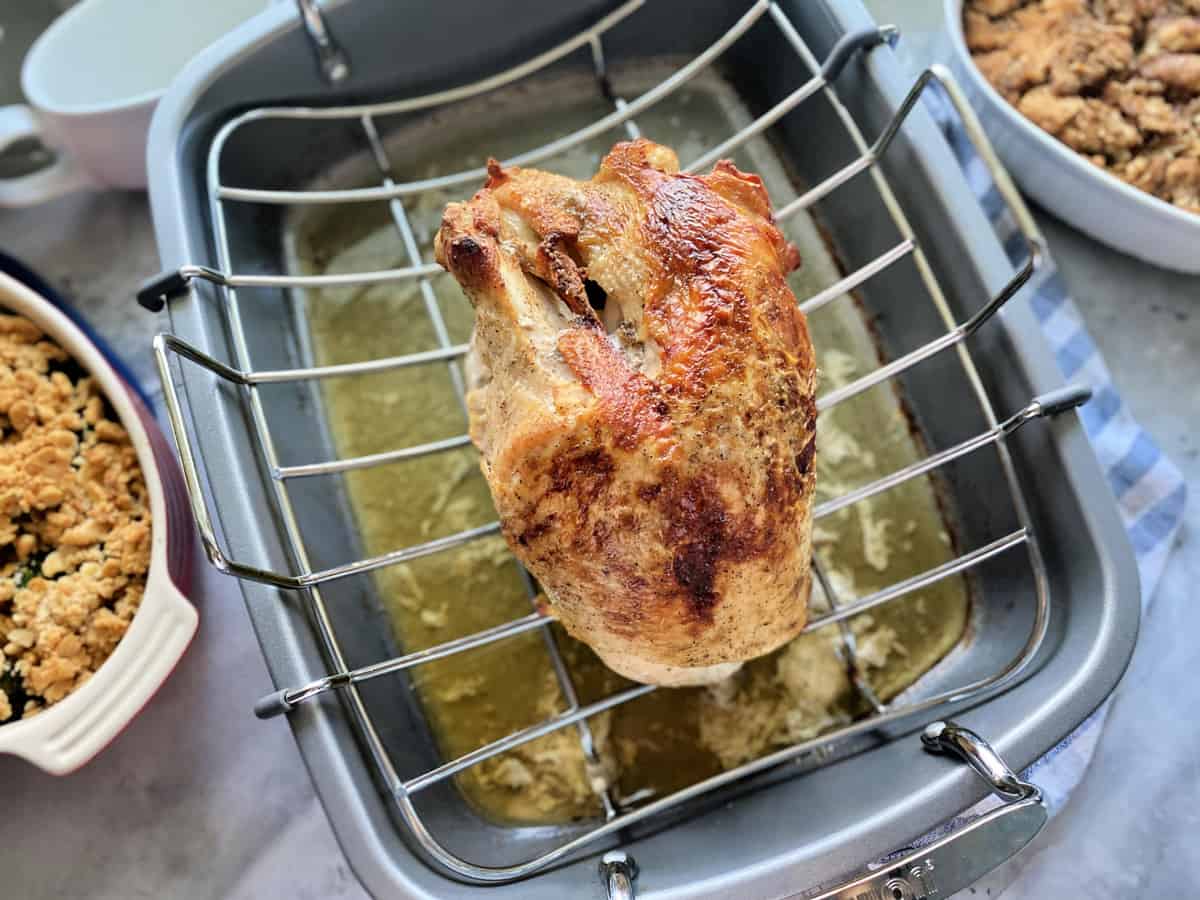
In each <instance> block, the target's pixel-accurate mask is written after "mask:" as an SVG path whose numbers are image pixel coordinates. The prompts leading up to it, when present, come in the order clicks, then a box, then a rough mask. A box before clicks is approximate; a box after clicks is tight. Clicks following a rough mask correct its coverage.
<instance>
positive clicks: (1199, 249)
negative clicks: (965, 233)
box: [944, 0, 1200, 273]
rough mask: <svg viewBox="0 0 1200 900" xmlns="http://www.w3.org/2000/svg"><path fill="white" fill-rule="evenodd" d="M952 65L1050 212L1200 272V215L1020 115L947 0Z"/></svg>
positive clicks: (1022, 178)
mask: <svg viewBox="0 0 1200 900" xmlns="http://www.w3.org/2000/svg"><path fill="white" fill-rule="evenodd" d="M944 2H945V13H946V29H947V31H948V32H949V34H950V44H951V47H952V48H953V55H952V59H951V66H952V68H953V69H954V73H955V75H957V76H958V79H959V82H960V83H961V84H962V86H963V89H964V90H965V91H966V93H967V96H968V97H969V98H970V101H971V105H972V106H973V107H974V108H975V110H976V112H977V113H978V114H979V118H980V120H981V121H982V122H983V126H984V128H985V130H986V131H987V133H988V137H989V138H991V141H992V146H993V147H995V149H996V152H997V153H998V154H999V155H1000V158H1001V159H1002V160H1003V161H1004V165H1005V167H1006V168H1007V169H1008V171H1009V173H1010V174H1011V175H1012V177H1013V178H1014V179H1015V180H1016V181H1017V183H1018V184H1019V185H1020V186H1021V188H1022V190H1024V191H1025V193H1026V194H1028V195H1029V196H1030V197H1032V198H1033V199H1034V200H1035V201H1036V202H1037V203H1038V204H1039V205H1040V206H1042V207H1043V208H1044V209H1046V210H1047V211H1048V212H1051V213H1053V214H1054V215H1055V216H1057V217H1058V218H1060V219H1062V220H1063V221H1064V222H1068V223H1069V224H1071V225H1074V226H1075V227H1076V228H1078V229H1079V230H1080V231H1082V232H1084V233H1085V234H1089V235H1091V236H1092V237H1094V238H1095V239H1096V240H1098V241H1100V242H1102V243H1104V244H1107V245H1108V246H1110V247H1112V248H1113V249H1115V250H1120V251H1121V252H1123V253H1128V254H1129V255H1130V256H1136V257H1137V258H1138V259H1142V260H1145V261H1146V262H1149V263H1154V264H1155V265H1159V266H1162V267H1164V268H1167V269H1175V270H1177V271H1180V272H1189V273H1200V215H1197V214H1196V213H1191V212H1187V211H1186V210H1183V209H1180V208H1179V207H1177V206H1174V205H1172V204H1170V203H1167V202H1166V201H1165V200H1160V199H1159V198H1158V197H1155V196H1154V195H1152V194H1148V193H1146V192H1145V191H1142V190H1139V189H1137V188H1135V187H1133V186H1132V185H1129V184H1126V183H1125V182H1124V181H1122V180H1121V179H1119V178H1117V177H1116V176H1115V175H1112V174H1110V173H1108V172H1106V171H1104V170H1103V169H1101V168H1100V167H1098V166H1095V165H1093V164H1092V163H1090V162H1088V161H1087V160H1086V159H1084V158H1083V157H1082V156H1080V155H1079V154H1078V153H1076V152H1075V151H1074V150H1072V149H1071V148H1070V147H1068V146H1067V145H1066V144H1064V143H1062V142H1061V141H1059V140H1058V139H1057V138H1054V137H1051V136H1050V135H1049V134H1047V133H1046V132H1044V131H1042V129H1040V128H1038V127H1037V126H1036V125H1034V124H1033V123H1032V122H1030V121H1029V120H1028V119H1026V118H1025V117H1024V116H1023V115H1021V114H1020V113H1019V112H1017V110H1016V109H1014V108H1013V107H1012V106H1011V105H1009V103H1008V101H1006V100H1005V99H1004V98H1003V97H1002V96H1000V94H999V92H998V91H996V89H995V88H993V87H992V86H991V84H990V83H988V80H987V79H986V78H984V77H983V74H982V73H981V72H980V71H979V69H978V68H977V67H976V66H975V62H974V60H972V59H971V53H970V51H969V50H968V49H967V42H966V38H965V36H964V34H963V16H962V13H963V0H944Z"/></svg>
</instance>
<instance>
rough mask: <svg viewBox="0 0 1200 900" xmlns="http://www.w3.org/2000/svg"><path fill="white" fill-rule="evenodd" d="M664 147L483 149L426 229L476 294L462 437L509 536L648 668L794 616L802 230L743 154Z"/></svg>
mask: <svg viewBox="0 0 1200 900" xmlns="http://www.w3.org/2000/svg"><path fill="white" fill-rule="evenodd" d="M678 168H679V165H678V161H677V160H676V158H675V154H674V153H673V152H672V151H671V150H669V149H667V148H665V147H661V146H659V145H657V144H653V143H651V142H649V141H646V140H638V141H633V142H630V143H622V144H618V145H617V146H615V147H614V148H613V150H612V152H611V153H609V155H608V156H607V157H606V158H605V160H604V162H603V163H602V165H601V167H600V171H599V173H598V174H597V175H596V176H595V177H594V178H593V179H592V180H590V181H585V182H579V181H575V180H573V179H570V178H565V177H562V176H558V175H552V174H548V173H546V172H539V171H535V170H532V169H519V168H516V167H513V168H508V169H501V168H500V167H499V166H498V165H496V164H492V165H491V166H490V167H489V171H490V177H489V179H488V183H487V186H486V187H484V189H483V190H481V191H480V192H479V193H478V194H476V195H475V197H474V198H473V199H472V200H471V201H470V202H468V203H455V204H451V205H450V206H448V207H447V208H446V212H445V217H444V219H443V221H442V228H441V231H440V233H439V234H438V237H437V243H436V249H437V259H438V262H440V263H441V264H442V265H443V266H445V267H446V269H448V270H449V271H450V272H451V273H452V274H453V275H454V276H455V277H456V278H457V279H458V281H459V283H460V284H461V285H462V286H463V288H464V290H465V291H466V293H467V295H468V296H469V297H470V298H471V301H472V302H473V303H474V304H475V307H476V324H475V334H474V337H473V355H472V357H471V358H470V359H469V360H468V363H469V370H470V371H469V373H468V374H469V376H470V381H471V387H472V390H471V392H470V394H469V396H468V403H469V406H470V410H471V437H472V439H473V440H474V441H475V443H476V444H477V445H478V447H479V449H480V451H481V453H482V466H483V471H484V474H485V475H486V476H487V480H488V483H489V484H490V485H491V489H492V496H493V498H494V499H495V502H496V507H497V509H498V510H499V512H500V519H501V522H502V524H503V527H504V533H505V536H506V537H507V538H508V542H509V544H510V545H511V546H512V548H513V551H514V552H515V553H516V554H517V556H518V557H519V558H520V559H521V560H522V562H524V563H525V565H526V566H528V568H529V569H530V571H531V572H532V573H533V574H534V575H535V576H536V577H537V579H538V580H539V581H540V582H541V583H542V585H543V586H544V587H545V589H546V592H547V594H548V595H549V596H550V597H551V598H552V604H553V609H554V612H555V614H556V615H557V616H558V618H559V619H560V620H561V621H562V623H563V625H564V626H565V627H566V628H567V630H568V631H569V632H570V633H571V634H572V635H574V636H575V637H577V638H579V639H580V640H583V641H585V642H586V643H588V644H590V645H591V646H592V647H593V648H594V649H595V650H596V652H597V653H599V654H600V656H601V657H602V658H603V659H604V660H605V662H606V663H608V665H609V666H611V667H612V668H613V669H615V670H617V671H618V672H621V673H622V674H625V675H627V676H629V677H631V678H635V679H638V680H642V681H647V682H652V683H659V684H693V683H700V682H704V681H710V680H715V679H716V678H720V677H724V676H725V675H728V674H729V673H730V672H732V671H733V670H734V669H736V667H737V665H739V664H740V663H741V662H742V661H743V660H746V659H750V658H752V657H755V656H759V655H761V654H763V653H767V652H769V651H770V650H773V649H774V648H776V647H778V646H779V645H780V644H782V643H784V642H786V641H787V640H789V639H791V638H792V637H794V636H795V635H796V634H797V633H799V631H800V630H801V629H802V628H803V626H804V623H805V612H806V605H807V601H808V594H809V588H810V574H809V562H810V554H811V535H810V533H811V524H812V522H811V519H812V516H811V503H812V495H813V485H814V460H813V454H814V435H815V432H814V428H815V420H816V406H815V402H814V388H815V364H814V361H813V350H812V345H811V343H810V341H809V336H808V328H807V325H806V323H805V319H804V316H803V314H802V313H801V312H800V311H799V309H798V308H797V306H796V299H795V297H794V296H793V295H792V292H791V290H790V289H789V288H788V285H787V282H786V280H785V276H786V275H787V273H788V272H790V271H791V270H792V269H794V268H795V267H796V266H797V265H798V264H799V258H798V255H797V253H796V250H795V248H794V247H792V246H791V245H790V244H788V243H787V242H786V241H785V240H784V238H783V236H782V234H781V233H780V231H779V229H778V228H777V227H776V226H775V224H774V222H773V221H772V219H771V213H770V206H769V203H768V200H767V195H766V191H765V189H764V188H763V185H762V182H761V181H760V179H759V178H758V177H757V176H755V175H747V174H745V173H742V172H739V171H738V170H737V169H736V168H734V166H733V165H732V164H731V163H729V162H721V163H718V164H717V166H716V167H715V168H714V170H713V171H712V173H711V174H709V175H703V176H693V175H683V174H679V171H678ZM589 296H590V297H591V298H592V300H593V301H596V305H600V298H601V297H602V296H603V297H604V298H605V299H604V301H603V311H602V312H597V311H595V310H594V309H593V303H591V302H589Z"/></svg>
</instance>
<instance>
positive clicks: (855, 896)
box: [600, 722, 1047, 900]
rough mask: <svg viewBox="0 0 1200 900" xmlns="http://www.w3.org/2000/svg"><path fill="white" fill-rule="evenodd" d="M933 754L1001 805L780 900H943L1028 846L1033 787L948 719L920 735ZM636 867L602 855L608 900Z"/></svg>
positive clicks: (1042, 810)
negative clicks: (844, 877)
mask: <svg viewBox="0 0 1200 900" xmlns="http://www.w3.org/2000/svg"><path fill="white" fill-rule="evenodd" d="M921 743H923V744H924V745H925V748H926V749H927V750H930V751H932V752H934V753H946V754H952V755H955V756H958V757H959V758H961V759H962V760H963V761H964V762H966V763H967V764H968V765H969V766H970V767H971V768H972V769H974V770H975V771H976V772H977V773H978V774H979V777H980V778H982V779H983V780H984V781H986V782H987V783H988V786H989V787H990V788H991V789H992V793H994V794H995V795H996V796H997V797H999V798H1000V799H1001V800H1002V801H1004V802H1003V803H1001V805H1000V806H997V807H995V808H994V809H991V810H988V811H987V812H986V813H984V814H983V815H981V816H977V817H976V818H974V819H972V820H970V821H969V822H965V823H963V824H960V825H957V827H955V828H953V830H951V831H949V832H948V833H946V834H944V835H942V836H940V837H937V838H936V839H934V840H932V841H929V842H928V843H925V844H923V845H922V846H920V847H916V848H906V849H904V850H899V851H897V852H896V853H893V854H892V855H891V856H888V857H886V858H885V859H884V860H882V861H881V862H879V863H877V864H875V865H873V866H870V867H868V869H867V870H866V871H865V872H862V873H859V874H857V875H854V876H853V877H852V878H851V879H850V880H849V881H845V882H842V883H841V884H839V885H838V886H837V887H824V888H813V889H809V890H806V891H802V892H801V893H798V894H790V895H788V896H787V897H785V898H784V900H943V898H946V897H950V896H951V895H953V894H955V893H957V892H958V891H961V890H963V889H964V888H967V887H970V886H971V885H972V884H974V883H975V882H976V881H978V880H979V879H980V878H982V877H983V876H984V875H986V874H987V873H988V872H990V871H992V869H994V868H996V867H997V866H998V865H1000V864H1001V863H1002V862H1004V861H1005V860H1007V859H1008V858H1010V857H1011V856H1013V855H1014V854H1016V853H1017V852H1018V851H1019V850H1021V849H1022V848H1024V847H1025V846H1026V845H1027V844H1028V843H1029V842H1030V841H1032V840H1033V839H1034V838H1035V837H1036V836H1037V834H1038V832H1039V831H1041V830H1042V826H1043V825H1045V824H1046V817H1047V811H1046V806H1045V804H1044V803H1043V802H1042V792H1041V790H1040V789H1039V788H1038V787H1037V786H1036V785H1033V784H1030V783H1029V782H1027V781H1022V780H1021V779H1020V778H1019V777H1017V774H1016V773H1015V772H1013V770H1012V769H1010V768H1009V767H1008V764H1007V763H1006V762H1004V760H1003V759H1002V758H1001V757H1000V755H999V754H998V753H997V752H996V751H995V750H993V749H992V747H991V745H990V744H989V743H988V742H987V741H985V740H984V739H983V738H981V737H980V736H979V735H977V734H976V733H975V732H973V731H971V730H970V729H969V728H963V727H962V726H961V725H956V724H955V723H954V722H934V723H933V724H931V725H929V726H928V727H927V728H926V729H925V731H924V732H923V733H922V734H921ZM636 878H637V865H636V863H635V862H634V860H633V858H632V857H631V856H629V855H628V854H626V853H623V852H620V851H616V852H612V853H606V854H605V855H604V858H603V859H602V860H601V861H600V879H601V881H603V883H604V886H605V889H606V891H607V897H608V900H633V898H634V896H635V895H634V887H633V885H634V879H636Z"/></svg>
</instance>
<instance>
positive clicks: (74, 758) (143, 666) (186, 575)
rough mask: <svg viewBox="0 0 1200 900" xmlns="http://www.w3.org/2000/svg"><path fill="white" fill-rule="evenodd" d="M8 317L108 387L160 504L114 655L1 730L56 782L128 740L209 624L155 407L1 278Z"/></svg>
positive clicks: (55, 317) (40, 304) (47, 308)
mask: <svg viewBox="0 0 1200 900" xmlns="http://www.w3.org/2000/svg"><path fill="white" fill-rule="evenodd" d="M0 310H2V311H4V312H11V313H16V314H18V315H21V316H24V317H25V318H27V319H29V320H31V321H32V322H34V323H36V324H37V325H38V327H39V328H41V329H42V330H43V331H44V332H45V333H46V334H47V335H49V336H50V337H51V338H53V339H54V340H55V341H56V342H57V343H58V344H59V345H60V346H61V347H62V348H63V349H64V350H66V351H67V352H68V353H70V354H71V356H72V357H74V358H75V360H76V361H78V363H79V364H80V365H81V366H83V368H85V369H86V370H87V371H88V372H89V373H90V374H91V375H92V376H93V377H94V378H95V379H96V381H97V382H98V383H99V384H100V387H101V388H102V389H103V391H104V394H105V396H106V397H107V398H108V401H109V403H110V404H111V405H112V408H113V409H114V410H115V411H116V413H117V417H118V418H119V419H120V421H121V424H122V425H123V426H124V427H125V429H126V431H128V432H129V437H130V440H131V441H132V443H133V446H134V449H135V450H136V451H137V455H138V462H139V464H140V465H141V467H142V473H143V475H144V477H145V480H146V489H147V492H148V493H149V496H150V515H151V517H152V518H151V532H150V534H151V538H150V570H149V573H148V576H147V580H146V591H145V594H144V596H143V598H142V602H141V606H140V607H139V608H138V611H137V613H136V614H135V615H134V617H133V621H132V622H131V623H130V626H129V630H128V631H127V632H126V634H125V636H124V637H123V638H122V639H121V642H120V643H119V644H118V645H117V648H116V649H115V650H114V651H113V653H112V655H111V656H110V657H109V658H108V659H107V660H105V662H104V663H103V664H102V665H101V666H100V667H99V669H97V670H96V673H95V674H94V675H93V676H92V677H91V678H90V679H89V680H88V681H87V682H86V683H85V684H84V685H82V686H81V687H80V688H79V689H78V690H76V691H75V692H74V693H72V694H71V695H70V696H68V697H65V698H64V699H62V700H61V701H59V702H58V703H55V704H54V705H53V706H50V707H47V708H46V709H44V710H43V711H42V712H40V713H38V714H37V715H36V716H34V717H32V718H30V719H28V720H19V721H11V722H8V723H7V724H4V725H0V753H11V754H13V755H15V756H20V757H22V758H23V759H25V760H27V761H29V762H31V763H33V764H34V765H35V766H37V767H38V768H40V769H43V770H45V771H46V772H50V773H52V774H55V775H63V774H66V773H68V772H71V771H73V770H74V769H77V768H79V767H80V766H81V765H83V764H84V763H86V762H87V761H88V760H90V759H91V758H92V757H94V756H95V755H96V754H97V753H99V752H100V751H101V750H103V749H104V747H105V746H107V744H108V743H109V742H110V741H111V740H112V739H113V738H115V737H116V736H117V734H118V733H120V731H121V729H122V728H124V727H125V726H126V725H127V724H128V723H129V721H130V720H131V719H133V717H134V716H135V715H137V713H138V712H139V711H140V710H141V708H142V707H143V706H144V705H145V704H146V702H147V701H148V700H149V699H150V697H151V696H153V694H154V692H155V691H156V690H157V689H158V687H159V685H161V684H162V683H163V681H164V680H165V679H166V677H167V676H168V675H169V674H170V673H171V670H172V669H173V668H175V664H176V663H177V662H178V661H179V658H180V656H182V655H183V652H184V650H185V649H187V646H188V644H189V643H190V642H191V639H192V636H193V635H194V634H195V633H196V627H197V625H198V624H199V617H198V616H197V613H196V609H195V607H193V606H192V604H191V603H190V602H189V601H188V599H187V598H186V597H185V596H184V595H183V593H182V591H181V590H180V587H179V585H184V586H186V585H187V584H188V583H189V579H190V575H191V567H192V559H193V541H194V537H193V528H192V523H191V518H190V513H189V512H188V506H187V495H186V494H185V492H184V489H183V484H182V481H181V480H180V476H179V471H178V468H177V466H176V463H175V460H174V456H173V454H172V452H171V448H170V446H169V445H168V444H167V442H166V439H165V438H164V437H163V436H162V433H161V432H160V431H159V430H158V426H157V425H156V424H155V422H154V417H153V416H152V415H151V413H150V411H149V410H148V409H147V408H146V406H145V404H144V403H142V401H141V400H140V399H139V398H138V397H137V396H136V395H135V394H134V393H133V391H131V390H130V389H129V387H128V386H127V385H126V384H125V382H124V381H122V380H121V378H120V376H118V375H117V373H116V372H115V371H113V369H112V367H111V366H110V365H109V363H108V361H107V360H105V358H104V357H103V356H102V355H101V353H100V351H98V350H97V349H96V348H95V346H93V344H92V343H91V342H90V341H89V340H88V339H87V337H86V336H85V335H84V334H83V332H81V331H80V330H79V329H78V328H77V327H76V326H75V325H74V323H72V322H71V321H70V319H68V318H67V317H66V316H65V315H63V314H62V313H61V312H59V310H57V309H56V308H55V307H54V306H53V305H52V304H51V303H50V302H49V301H47V300H45V299H43V298H42V297H41V296H39V295H38V294H36V293H35V292H34V291H32V290H30V289H29V288H27V287H26V286H25V285H23V284H22V283H21V282H19V281H17V280H15V279H13V278H11V277H9V276H8V275H5V274H3V273H0Z"/></svg>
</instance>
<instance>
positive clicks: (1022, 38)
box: [963, 0, 1200, 213]
mask: <svg viewBox="0 0 1200 900" xmlns="http://www.w3.org/2000/svg"><path fill="white" fill-rule="evenodd" d="M963 25H964V30H965V32H966V39H967V46H968V47H969V48H970V50H971V54H972V56H973V57H974V59H975V63H976V65H978V66H979V70H980V71H981V72H982V73H983V75H984V77H986V78H987V79H988V81H990V82H991V83H992V86H993V87H995V88H996V90H997V91H999V92H1000V93H1001V94H1002V95H1003V96H1004V98H1005V99H1006V100H1007V101H1008V102H1009V103H1011V104H1012V105H1013V106H1014V107H1016V109H1017V110H1018V111H1020V112H1021V114H1022V115H1024V116H1025V117H1026V118H1028V119H1029V120H1030V121H1032V122H1033V123H1034V124H1035V125H1037V126H1038V127H1040V128H1042V129H1043V130H1044V131H1046V132H1048V133H1050V134H1052V135H1054V137H1056V138H1058V139H1059V140H1060V141H1062V142H1063V143H1064V144H1066V145H1067V146H1068V147H1071V148H1072V149H1073V150H1075V151H1076V152H1077V153H1080V154H1081V155H1083V156H1084V157H1086V158H1087V159H1088V160H1090V161H1091V162H1092V163H1094V164H1095V165H1097V166H1100V167H1101V168H1103V169H1107V170H1108V171H1109V172H1112V173H1113V174H1114V175H1116V176H1117V177H1118V178H1121V179H1122V180H1124V181H1126V182H1128V183H1129V184H1131V185H1133V186H1134V187H1137V188H1140V189H1142V190H1143V191H1146V192H1147V193H1150V194H1153V195H1155V196H1156V197H1159V198H1160V199H1162V200H1166V201H1167V202H1168V203H1173V204H1175V205H1176V206H1179V207H1181V208H1183V209H1186V210H1189V211H1191V212H1195V213H1200V0H968V2H967V4H966V8H965V12H964V17H963Z"/></svg>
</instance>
